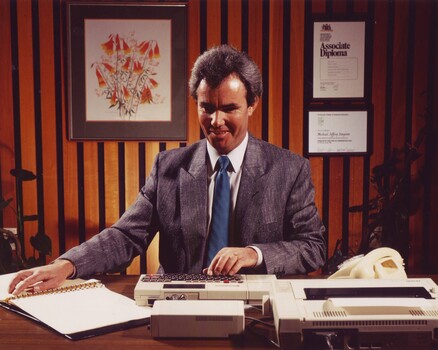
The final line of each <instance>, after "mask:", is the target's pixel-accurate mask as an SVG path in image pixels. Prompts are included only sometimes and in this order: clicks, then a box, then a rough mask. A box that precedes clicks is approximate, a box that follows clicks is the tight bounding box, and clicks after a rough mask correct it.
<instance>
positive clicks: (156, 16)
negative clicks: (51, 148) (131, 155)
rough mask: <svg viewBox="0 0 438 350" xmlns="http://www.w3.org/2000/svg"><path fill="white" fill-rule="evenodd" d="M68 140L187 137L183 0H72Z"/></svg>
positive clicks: (68, 7) (68, 8)
mask: <svg viewBox="0 0 438 350" xmlns="http://www.w3.org/2000/svg"><path fill="white" fill-rule="evenodd" d="M66 17H67V30H66V34H67V72H68V89H67V90H68V138H69V139H70V140H139V141H141V140H157V141H177V140H180V141H183V140H186V139H187V115H186V114H187V5H186V3H131V2H129V3H114V2H99V3H86V2H79V1H68V2H67V3H66Z"/></svg>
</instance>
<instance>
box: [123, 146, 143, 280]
mask: <svg viewBox="0 0 438 350" xmlns="http://www.w3.org/2000/svg"><path fill="white" fill-rule="evenodd" d="M138 173H139V166H138V143H137V142H126V143H125V207H126V208H129V207H130V206H131V204H132V203H134V201H135V199H136V198H137V195H138V192H139V189H140V186H143V184H139V181H138ZM126 273H128V274H139V273H140V256H138V257H137V258H135V259H134V261H133V262H132V264H131V266H130V267H128V268H127V271H126Z"/></svg>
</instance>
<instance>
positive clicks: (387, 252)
mask: <svg viewBox="0 0 438 350" xmlns="http://www.w3.org/2000/svg"><path fill="white" fill-rule="evenodd" d="M329 278H389V279H406V278H408V277H407V275H406V271H405V269H404V264H403V258H402V257H401V255H400V254H399V252H398V251H396V250H394V249H392V248H388V247H381V248H376V249H374V250H372V251H371V252H369V253H368V254H367V255H365V256H364V255H358V256H355V257H352V258H351V259H348V260H346V261H345V262H344V263H343V264H342V265H341V266H340V268H339V270H338V271H336V272H335V273H333V274H332V275H331V276H330V277H329Z"/></svg>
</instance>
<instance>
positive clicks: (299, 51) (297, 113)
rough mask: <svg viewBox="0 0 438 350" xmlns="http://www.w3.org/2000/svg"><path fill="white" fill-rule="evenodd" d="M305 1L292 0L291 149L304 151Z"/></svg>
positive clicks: (298, 152)
mask: <svg viewBox="0 0 438 350" xmlns="http://www.w3.org/2000/svg"><path fill="white" fill-rule="evenodd" d="M303 67H304V2H301V1H292V2H291V36H290V91H289V100H290V105H289V111H290V117H289V119H290V123H289V149H290V150H291V151H292V152H295V153H297V154H302V153H303V119H304V118H303V113H304V111H303V99H304V96H303V86H304V72H303Z"/></svg>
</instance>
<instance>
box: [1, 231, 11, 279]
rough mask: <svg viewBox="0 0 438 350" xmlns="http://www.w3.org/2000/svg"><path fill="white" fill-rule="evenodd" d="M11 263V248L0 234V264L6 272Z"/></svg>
mask: <svg viewBox="0 0 438 350" xmlns="http://www.w3.org/2000/svg"><path fill="white" fill-rule="evenodd" d="M11 263H12V248H11V245H10V244H9V241H8V240H7V239H5V238H4V237H3V235H2V234H0V265H1V266H2V267H3V269H4V270H5V271H3V273H6V272H10V271H9V268H10V266H11Z"/></svg>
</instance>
